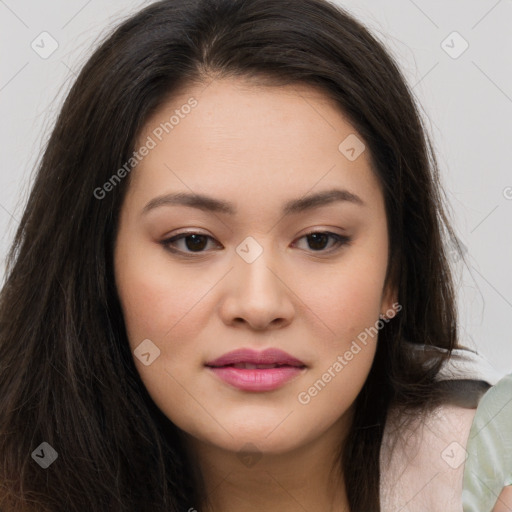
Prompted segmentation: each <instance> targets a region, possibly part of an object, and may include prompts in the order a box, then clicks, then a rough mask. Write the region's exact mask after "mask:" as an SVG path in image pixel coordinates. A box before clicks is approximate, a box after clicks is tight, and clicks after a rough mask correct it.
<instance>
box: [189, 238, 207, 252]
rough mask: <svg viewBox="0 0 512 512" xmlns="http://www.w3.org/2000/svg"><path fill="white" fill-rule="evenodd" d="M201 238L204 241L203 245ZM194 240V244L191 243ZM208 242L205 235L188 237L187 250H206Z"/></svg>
mask: <svg viewBox="0 0 512 512" xmlns="http://www.w3.org/2000/svg"><path fill="white" fill-rule="evenodd" d="M201 238H202V239H203V243H202V244H201ZM191 239H192V240H193V243H191V244H190V243H189V241H190V240H191ZM205 240H206V237H205V236H204V235H189V236H187V237H186V239H185V241H186V245H187V249H190V250H194V249H199V250H201V249H204V245H205V243H204V241H205Z"/></svg>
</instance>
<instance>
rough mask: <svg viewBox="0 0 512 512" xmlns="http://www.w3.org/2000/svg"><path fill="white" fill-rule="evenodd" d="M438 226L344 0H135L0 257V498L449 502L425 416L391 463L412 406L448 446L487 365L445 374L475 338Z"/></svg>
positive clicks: (412, 134)
mask: <svg viewBox="0 0 512 512" xmlns="http://www.w3.org/2000/svg"><path fill="white" fill-rule="evenodd" d="M443 229H445V230H446V233H447V234H448V235H450V236H451V237H452V239H453V238H454V234H453V231H452V229H451V227H450V225H449V222H448V219H447V215H446V213H445V207H444V206H443V197H442V195H441V191H440V188H439V184H438V171H437V167H436V163H435V157H434V155H433V154H432V151H431V147H430V144H429V142H428V138H427V137H426V135H425V132H424V129H423V127H422V124H421V120H420V117H419V115H418V111H417V109H416V106H415V104H414V101H413V99H412V97H411V94H410V92H409V90H408V89H407V87H406V85H405V81H404V79H403V77H402V75H401V74H400V71H399V70H398V68H397V66H396V64H395V63H394V62H393V60H392V59H391V58H390V56H389V55H388V54H387V53H386V52H385V50H384V49H383V48H382V46H381V45H380V44H379V43H378V42H377V41H376V39H375V38H374V37H373V36H371V35H370V34H369V32H368V31H367V30H366V29H365V28H364V27H363V26H362V25H361V24H359V23H358V22H356V21H355V20H354V19H353V18H351V17H350V16H349V15H348V14H347V13H345V12H344V11H343V10H341V9H339V8H337V7H335V6H333V5H331V4H329V3H326V2H324V1H321V0H300V1H297V0H293V1H289V0H279V1H268V0H251V1H243V0H239V1H233V0H211V1H206V0H205V1H202V0H193V1H192V0H189V1H180V2H177V1H171V0H164V1H161V2H157V3H155V4H152V5H150V6H149V7H147V8H145V9H143V10H142V11H140V12H139V13H137V14H136V15H134V16H133V17H132V18H130V19H128V20H127V21H125V22H124V23H122V25H120V26H119V27H118V28H117V29H116V30H115V31H114V32H113V33H112V34H111V35H110V36H109V37H108V38H107V40H106V41H105V42H104V43H103V44H102V45H101V47H100V48H99V49H98V50H97V51H96V52H95V53H94V55H93V56H92V57H91V58H90V59H89V61H88V62H87V64H86V65H85V66H84V68H83V70H82V72H81V73H80V75H79V77H78V79H77V81H76V83H75V84H74V86H73V88H72V90H71V91H70V93H69V95H68V97H67V99H66V101H65V104H64V106H63V107H62V110H61V113H60V116H59V118H58V120H57V123H56V126H55V128H54V131H53V133H52V135H51V137H50V140H49V142H48V146H47V148H46V151H45V153H44V156H43V158H42V161H41V164H40V166H39V172H38V174H37V177H36V180H35V183H34V186H33V190H32V193H31V195H30V198H29V201H28V204H27V207H26V210H25V212H24V215H23V217H22V220H21V223H20V227H19V230H18V232H17V234H16V237H15V241H14V244H13V247H12V250H11V252H10V259H9V268H8V276H7V281H6V284H5V286H4V289H3V290H2V296H1V303H0V325H1V326H2V327H1V329H2V330H1V334H0V336H1V337H0V361H1V362H2V372H1V374H0V391H1V393H0V397H1V398H0V410H1V411H2V416H1V423H0V425H1V427H0V428H1V432H2V435H1V437H0V439H1V441H0V451H1V453H2V466H1V478H0V480H1V482H2V499H3V501H0V508H1V509H2V510H4V512H5V511H9V512H10V511H11V510H12V511H22V510H23V511H29V510H34V511H36V510H37V511H42V510H45V511H46V510H47V511H50V510H51V511H53V512H54V511H59V510H66V511H78V510H88V511H94V512H96V511H98V512H99V511H104V510H116V511H122V510H125V511H128V510H137V511H143V510H151V511H155V510H162V511H163V510H166V511H169V510H173V511H183V510H187V511H189V512H191V511H193V510H201V511H215V512H217V511H223V512H229V511H231V510H262V509H267V510H281V511H282V510H299V509H300V510H303V509H305V510H331V511H333V512H338V511H342V510H350V511H351V512H356V511H360V512H363V511H364V512H367V511H369V510H371V511H379V510H382V511H391V510H394V509H396V508H394V507H396V506H397V504H400V506H402V505H401V504H403V503H408V505H407V506H408V507H409V510H425V504H426V503H427V504H429V505H428V506H430V505H433V506H441V508H442V509H443V510H445V511H447V510H457V504H460V503H461V497H460V493H461V492H462V491H461V489H459V491H458V496H455V497H447V496H446V489H449V488H451V487H450V486H451V484H452V483H455V484H454V485H458V484H459V483H461V482H462V474H461V468H462V466H461V465H460V464H459V466H457V468H454V467H452V466H449V465H446V464H445V462H446V461H445V459H446V457H445V458H444V459H443V457H442V456H439V453H437V458H436V461H438V462H439V461H440V462H442V463H443V464H445V466H446V468H445V469H446V471H447V476H446V477H444V476H443V477H442V478H438V479H437V480H435V485H434V484H432V485H427V484H429V482H430V481H425V480H424V475H425V470H426V469H427V468H431V467H432V460H430V459H429V457H430V458H432V454H433V451H432V450H431V449H426V448H425V447H429V446H431V445H430V444H429V443H434V442H435V440H436V439H440V438H443V435H440V436H435V435H433V436H431V438H430V439H429V440H428V439H427V442H426V443H425V442H424V443H423V444H422V446H423V447H424V449H423V451H422V452H421V456H422V457H423V458H422V459H421V460H422V465H421V467H420V469H419V470H415V469H414V468H416V467H417V466H416V465H414V464H408V465H407V464H406V467H405V469H404V468H402V469H400V468H399V464H398V463H397V461H402V460H405V459H402V455H404V453H405V455H406V456H407V457H409V459H407V460H411V458H410V457H412V455H411V454H412V452H410V450H409V444H408V443H404V442H403V440H404V439H412V438H414V437H415V436H417V435H418V433H419V432H420V431H421V430H423V431H424V430H425V426H428V431H429V432H438V433H439V432H440V433H441V434H444V435H445V436H448V437H447V438H443V439H444V440H443V449H445V446H446V447H448V443H446V441H447V440H449V441H450V442H457V443H459V444H460V445H461V446H463V445H464V443H465V441H466V439H467V436H468V434H469V427H470V426H471V420H472V417H473V415H474V412H475V407H476V405H477V402H478V399H479V397H480V396H481V394H482V393H483V392H484V391H485V390H486V389H488V387H489V384H492V382H490V380H491V379H486V378H485V377H484V376H481V375H479V374H478V372H475V373H472V374H470V375H469V377H470V379H469V380H468V379H467V378H466V377H467V376H463V377H464V378H463V379H460V378H459V380H455V381H451V380H446V378H449V372H447V368H448V367H447V364H449V362H450V361H456V360H457V358H460V359H461V360H462V361H463V362H464V361H471V360H472V358H473V359H474V356H473V355H472V353H471V352H470V351H468V350H463V348H462V344H461V343H460V342H459V340H458V336H457V322H456V307H455V297H454V290H453V284H452V280H451V274H450V269H449V264H448V260H447V250H446V248H445V245H444V241H443V236H442V235H443ZM185 242H186V243H185ZM199 242H201V243H199ZM326 242H327V243H326ZM329 242H331V243H330V244H329ZM194 253H200V254H194ZM450 356H451V358H450ZM471 378H473V380H471ZM443 379H444V380H443ZM462 395H464V397H465V398H466V400H465V402H463V403H462V402H461V396H462ZM443 415H444V416H443ZM440 416H441V417H445V418H447V422H446V423H443V422H442V421H441V422H440V421H439V417H440ZM454 432H456V435H455V436H454V435H453V434H454ZM422 435H423V434H422ZM450 436H452V437H450ZM420 437H421V436H420ZM422 439H423V438H422ZM397 446H398V449H397V448H396V447H397ZM411 446H412V445H411ZM411 450H412V448H411ZM402 452H404V453H402ZM450 453H451V452H449V453H448V455H450ZM397 454H399V455H397ZM29 455H30V458H29ZM443 467H444V466H443ZM448 470H449V471H448ZM438 473H439V472H438ZM448 473H449V475H448ZM400 475H401V476H400ZM443 475H444V474H443ZM399 476H400V478H399ZM429 478H430V476H429ZM432 478H434V477H432ZM408 479H409V480H408ZM418 480H419V481H420V483H421V485H422V488H425V489H427V495H423V494H418V493H416V495H415V496H412V497H411V498H409V496H408V495H407V492H408V491H410V488H409V489H408V484H407V485H406V483H407V482H416V483H418ZM431 480H432V479H431ZM432 481H434V480H432ZM448 484H449V485H448ZM440 489H442V490H440ZM443 492H444V493H445V494H443ZM406 500H407V501H406ZM436 500H437V502H436ZM447 500H451V501H449V502H448V501H447ZM457 500H458V501H457ZM443 507H444V508H443ZM450 507H451V508H450Z"/></svg>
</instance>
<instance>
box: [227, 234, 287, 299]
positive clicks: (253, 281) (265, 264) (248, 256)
mask: <svg viewBox="0 0 512 512" xmlns="http://www.w3.org/2000/svg"><path fill="white" fill-rule="evenodd" d="M258 239H259V241H258V240H257V239H256V238H255V237H253V236H248V237H246V238H245V239H244V240H243V241H242V242H241V243H240V244H239V245H238V246H237V247H236V253H237V258H236V260H235V261H236V263H235V274H236V275H237V277H238V279H240V280H241V282H240V283H241V285H242V286H241V289H242V291H243V290H245V291H246V292H250V293H253V292H254V293H259V292H262V293H271V294H273V295H276V294H277V293H279V289H280V288H281V286H282V283H281V282H280V280H279V279H278V278H277V277H276V270H275V267H277V266H279V265H278V262H277V259H278V258H277V257H276V254H275V251H274V250H273V248H272V246H271V237H270V236H268V237H263V236H259V237H258Z"/></svg>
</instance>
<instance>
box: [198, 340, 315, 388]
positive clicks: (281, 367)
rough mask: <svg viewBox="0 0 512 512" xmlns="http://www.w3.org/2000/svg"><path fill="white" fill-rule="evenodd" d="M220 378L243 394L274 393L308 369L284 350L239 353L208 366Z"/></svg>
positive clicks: (231, 354) (229, 353)
mask: <svg viewBox="0 0 512 512" xmlns="http://www.w3.org/2000/svg"><path fill="white" fill-rule="evenodd" d="M205 366H206V367H207V368H209V369H210V371H212V372H213V373H214V374H215V375H216V376H217V377H218V378H220V379H221V380H223V381H224V382H226V383H227V384H230V385H231V386H233V387H235V388H237V389H240V390H242V391H256V392H261V391H272V390H274V389H278V388H280V387H281V386H283V385H284V384H286V383H287V382H289V381H290V380H292V379H293V378H295V377H297V376H298V375H300V374H301V373H302V372H303V371H304V369H305V368H306V365H305V364H304V363H303V362H302V361H300V360H299V359H296V358H295V357H293V356H291V355H290V354H287V353H286V352H283V351H282V350H279V349H275V348H269V349H267V350H264V351H263V352H256V351H254V350H250V349H239V350H234V351H232V352H228V353H227V354H224V355H223V356H221V357H219V358H217V359H215V360H213V361H210V362H208V363H206V365H205Z"/></svg>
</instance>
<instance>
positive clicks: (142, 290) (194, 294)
mask: <svg viewBox="0 0 512 512" xmlns="http://www.w3.org/2000/svg"><path fill="white" fill-rule="evenodd" d="M152 252H153V253H157V256H158V257H157V258H154V257H153V258H152V259H151V258H150V257H149V258H146V257H144V255H143V254H142V253H132V254H123V252H122V251H120V252H119V255H118V258H117V263H116V283H117V288H118V293H119V298H120V301H121V305H122V309H123V313H124V320H125V324H126V329H127V333H128V338H129V340H130V344H131V345H132V346H133V345H134V344H137V343H138V342H139V340H142V339H145V338H149V339H154V340H155V342H157V343H163V342H164V341H165V340H168V339H170V338H173V333H175V332H180V333H181V334H180V338H181V335H184V336H185V337H187V338H189V339H191V338H192V337H193V336H194V332H195V330H196V329H197V328H198V325H197V324H196V323H194V322H189V321H187V320H188V317H189V315H190V313H191V312H192V311H194V312H195V313H196V312H197V311H200V309H201V297H202V296H204V295H205V293H206V292H207V291H208V289H209V288H211V284H209V283H208V282H207V281H206V280H203V281H201V282H199V281H194V280H193V279H190V278H187V279H184V271H183V270H181V271H180V269H179V268H178V267H177V266H173V265H169V263H168V262H167V261H166V258H165V254H158V253H160V251H155V250H154V248H153V250H152Z"/></svg>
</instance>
